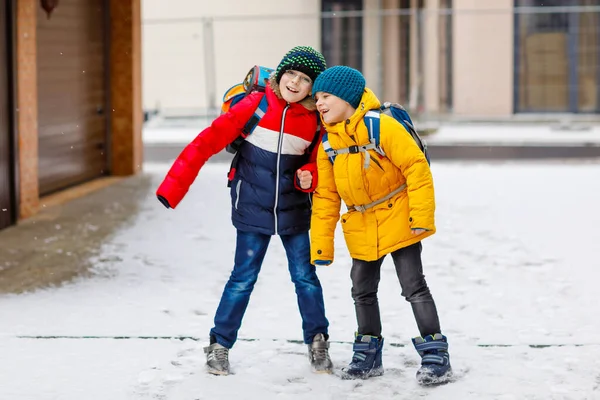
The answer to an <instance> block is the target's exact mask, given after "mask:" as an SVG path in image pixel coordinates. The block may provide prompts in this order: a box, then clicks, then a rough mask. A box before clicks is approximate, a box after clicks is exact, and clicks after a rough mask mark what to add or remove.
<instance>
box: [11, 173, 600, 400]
mask: <svg viewBox="0 0 600 400" xmlns="http://www.w3.org/2000/svg"><path fill="white" fill-rule="evenodd" d="M227 168H228V165H227V164H219V163H212V164H207V165H206V166H205V168H204V169H203V170H202V171H201V172H200V175H199V177H198V179H197V180H196V183H195V184H194V186H193V187H192V190H191V191H190V192H189V194H188V196H187V198H186V199H185V200H184V201H183V202H182V203H181V205H180V207H179V208H178V209H177V210H166V209H164V208H163V207H162V206H161V205H160V204H159V203H158V201H156V200H155V198H154V196H153V194H152V193H149V194H148V198H147V200H146V202H145V204H144V205H143V209H142V212H141V213H140V214H139V215H138V216H137V218H136V219H135V223H133V224H132V225H131V226H129V227H128V228H125V229H123V230H121V231H119V232H118V233H117V234H116V235H115V236H114V237H113V238H112V239H111V240H110V241H109V242H108V243H106V244H105V245H104V247H103V251H102V255H101V256H99V257H98V258H97V259H96V260H95V265H96V271H97V277H95V278H93V279H87V280H81V281H78V282H76V283H73V284H70V285H67V286H65V287H62V288H58V289H51V290H43V291H38V292H35V293H30V294H25V295H18V296H17V295H11V296H3V297H0V320H1V321H3V325H2V329H1V331H0V399H2V400H4V399H6V400H22V399H27V400H29V399H36V400H38V399H60V400H83V399H85V400H92V399H102V400H107V399H110V400H121V399H134V400H135V399H169V400H171V399H173V400H194V399H239V400H241V399H250V400H254V399H257V400H259V399H260V400H263V399H310V400H318V399H361V400H362V399H389V398H394V399H417V398H429V399H443V400H447V399H461V400H462V399H502V400H508V399H544V400H545V399H600V338H599V337H598V336H597V334H598V332H600V320H599V319H598V317H597V315H598V311H597V309H596V307H597V306H598V289H597V288H598V283H597V282H598V279H599V278H600V272H599V271H600V259H599V258H598V255H597V246H598V236H597V232H596V231H597V227H598V226H600V212H599V211H598V209H599V205H600V203H599V201H600V197H599V195H598V193H600V164H597V163H589V162H588V163H574V162H570V163H568V164H566V163H560V162H555V163H494V164H475V163H470V164H467V163H441V162H439V163H434V165H433V172H434V177H435V180H436V189H437V224H438V228H439V231H438V233H437V234H436V235H435V236H434V237H432V238H430V239H427V240H426V241H425V243H424V263H425V272H426V275H427V278H428V283H429V285H430V287H431V289H432V292H433V294H434V297H435V299H436V301H437V305H438V309H439V311H440V315H441V321H442V328H443V330H444V333H445V334H446V335H447V336H448V338H449V341H450V352H451V360H452V363H453V367H454V369H455V371H456V373H457V376H458V378H457V380H456V382H453V383H451V384H448V385H445V386H441V387H436V388H421V387H419V386H418V385H417V384H416V382H415V379H414V373H415V371H416V368H417V365H418V356H417V354H416V352H415V351H414V349H413V348H412V347H411V346H410V338H411V337H412V336H415V335H416V334H417V329H416V324H415V322H414V319H413V317H412V314H411V311H410V305H409V304H408V303H406V302H405V301H404V300H403V299H402V297H401V296H400V289H399V284H398V282H397V280H396V277H395V275H394V271H393V266H392V264H391V260H389V259H388V260H386V262H385V264H384V266H385V267H384V270H383V271H382V282H381V285H380V303H381V308H382V315H383V324H384V336H385V337H386V343H387V344H386V347H385V349H384V366H385V367H386V373H385V375H384V376H382V377H379V378H373V379H370V380H367V381H343V380H341V379H339V377H338V376H336V375H332V376H323V375H314V374H312V373H311V372H310V370H309V365H308V361H307V358H306V349H305V346H304V345H302V344H299V343H298V342H297V341H298V340H299V339H301V330H300V317H299V315H298V312H297V307H296V299H295V294H294V289H293V285H292V283H291V281H290V279H289V276H288V272H287V265H286V260H285V253H284V251H283V247H282V246H281V243H280V242H279V240H277V238H274V240H273V241H272V244H271V247H270V249H269V252H268V254H267V258H266V260H265V264H264V266H263V270H262V273H261V276H260V279H259V281H258V283H257V285H256V288H255V291H254V293H253V296H252V299H251V302H250V307H249V309H248V312H247V314H246V317H245V320H244V325H243V327H242V330H241V332H240V338H241V340H240V341H239V342H238V343H237V344H236V346H235V347H234V349H233V350H232V352H231V356H230V360H231V364H232V369H233V372H234V374H233V375H231V376H228V377H215V376H210V375H207V374H206V373H205V372H204V355H203V351H202V346H204V345H206V336H207V334H208V331H209V329H210V328H211V326H212V318H213V313H214V311H215V309H216V306H217V303H218V301H219V296H220V294H221V291H222V288H223V285H224V283H225V282H226V280H227V278H228V275H229V272H230V269H231V265H232V259H233V251H234V237H235V232H234V229H233V228H232V226H231V224H230V213H229V204H230V201H229V194H228V191H227V188H226V186H225V174H226V172H227ZM167 169H168V165H147V166H146V171H147V173H150V174H152V175H153V177H154V180H155V183H156V185H158V183H159V182H160V180H161V179H162V177H163V176H164V174H165V173H166V171H167ZM336 251H337V254H336V262H335V264H334V265H332V266H330V267H323V268H320V269H319V270H318V271H319V276H320V278H321V280H322V284H323V286H324V292H325V301H326V307H327V312H328V317H329V320H330V323H331V328H330V335H331V340H332V341H333V343H332V347H331V355H332V358H333V361H334V363H335V364H336V368H338V369H339V368H341V367H343V366H344V365H345V364H347V362H348V361H349V359H350V356H351V344H350V342H351V340H352V335H353V332H354V329H355V319H354V310H353V305H352V300H351V298H350V278H349V257H348V254H347V252H346V251H345V249H344V242H343V237H342V235H341V232H339V234H338V236H337V241H336ZM177 337H182V339H177ZM195 338H197V339H200V340H194V339H195Z"/></svg>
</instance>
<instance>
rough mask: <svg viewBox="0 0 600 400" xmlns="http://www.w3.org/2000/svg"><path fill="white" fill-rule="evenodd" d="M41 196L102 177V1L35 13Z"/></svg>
mask: <svg viewBox="0 0 600 400" xmlns="http://www.w3.org/2000/svg"><path fill="white" fill-rule="evenodd" d="M38 10H39V11H38V15H37V18H38V22H37V25H38V31H37V50H38V53H37V54H38V62H37V64H38V113H39V114H38V115H39V117H38V118H39V122H38V124H39V158H40V160H39V185H40V194H41V195H44V194H48V193H51V192H53V191H56V190H59V189H63V188H66V187H68V186H71V185H74V184H78V183H81V182H85V181H88V180H91V179H93V178H96V177H98V176H101V175H105V174H106V173H107V155H106V149H107V147H108V146H107V136H108V135H107V123H106V115H105V109H106V89H105V88H106V83H107V78H106V77H107V67H106V60H105V58H106V57H105V54H106V47H105V46H106V44H105V39H104V36H105V31H106V29H105V26H106V22H105V21H106V18H105V13H106V11H107V8H106V6H105V0H61V1H60V2H59V3H58V7H57V8H56V9H55V10H54V11H53V12H52V14H51V16H50V18H47V16H46V14H45V12H44V11H43V10H42V8H41V7H38Z"/></svg>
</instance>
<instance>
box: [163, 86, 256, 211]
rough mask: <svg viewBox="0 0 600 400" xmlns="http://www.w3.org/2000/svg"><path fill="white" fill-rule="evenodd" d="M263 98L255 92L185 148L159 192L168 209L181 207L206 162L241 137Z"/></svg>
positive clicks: (216, 120)
mask: <svg viewBox="0 0 600 400" xmlns="http://www.w3.org/2000/svg"><path fill="white" fill-rule="evenodd" d="M263 95H264V94H262V93H251V94H249V95H248V96H246V97H245V98H244V99H242V100H241V101H240V102H239V103H237V104H236V105H235V106H233V107H231V109H230V110H229V111H228V112H227V113H225V114H222V115H220V116H219V117H217V118H216V119H215V120H214V121H213V122H212V124H211V125H210V126H209V127H207V128H206V129H204V130H203V131H202V132H200V134H198V136H196V138H195V139H194V140H193V141H192V142H191V143H190V144H188V145H187V146H186V147H185V148H184V149H183V151H182V152H181V153H180V154H179V156H178V157H177V159H176V160H175V162H174V163H173V165H172V166H171V169H170V170H169V172H168V173H167V176H166V177H165V179H164V180H163V182H162V183H161V184H160V186H159V187H158V189H157V191H156V196H157V197H158V199H159V200H160V202H161V203H162V204H163V205H164V206H165V207H167V208H175V207H177V205H178V204H179V203H180V202H181V200H183V198H184V196H185V195H186V193H187V192H188V190H189V188H190V186H191V185H192V183H193V182H194V180H195V179H196V177H197V176H198V172H199V171H200V168H202V166H203V165H204V164H205V163H206V161H207V160H208V159H209V158H210V157H211V156H213V155H215V154H217V153H218V152H220V151H221V150H223V149H224V148H225V147H226V146H227V145H228V144H229V143H231V142H233V141H234V140H235V138H237V137H238V136H239V135H240V133H241V131H242V129H243V128H244V125H246V123H247V122H248V120H249V119H250V117H251V116H252V114H253V113H254V111H255V110H256V107H258V103H259V102H260V100H261V98H262V96H263Z"/></svg>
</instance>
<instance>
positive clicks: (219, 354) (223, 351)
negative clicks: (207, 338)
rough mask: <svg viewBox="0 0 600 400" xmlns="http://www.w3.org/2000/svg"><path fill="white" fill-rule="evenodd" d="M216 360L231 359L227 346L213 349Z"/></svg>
mask: <svg viewBox="0 0 600 400" xmlns="http://www.w3.org/2000/svg"><path fill="white" fill-rule="evenodd" d="M212 353H213V356H214V358H215V360H217V361H218V362H224V361H228V359H229V349H228V348H226V347H216V348H214V349H213V351H212Z"/></svg>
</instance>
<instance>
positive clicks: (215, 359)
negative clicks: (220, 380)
mask: <svg viewBox="0 0 600 400" xmlns="http://www.w3.org/2000/svg"><path fill="white" fill-rule="evenodd" d="M204 353H205V354H206V369H207V370H208V373H209V374H213V375H229V349H228V348H227V347H223V346H221V345H220V344H219V343H213V344H211V345H210V346H208V347H205V348H204Z"/></svg>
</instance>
